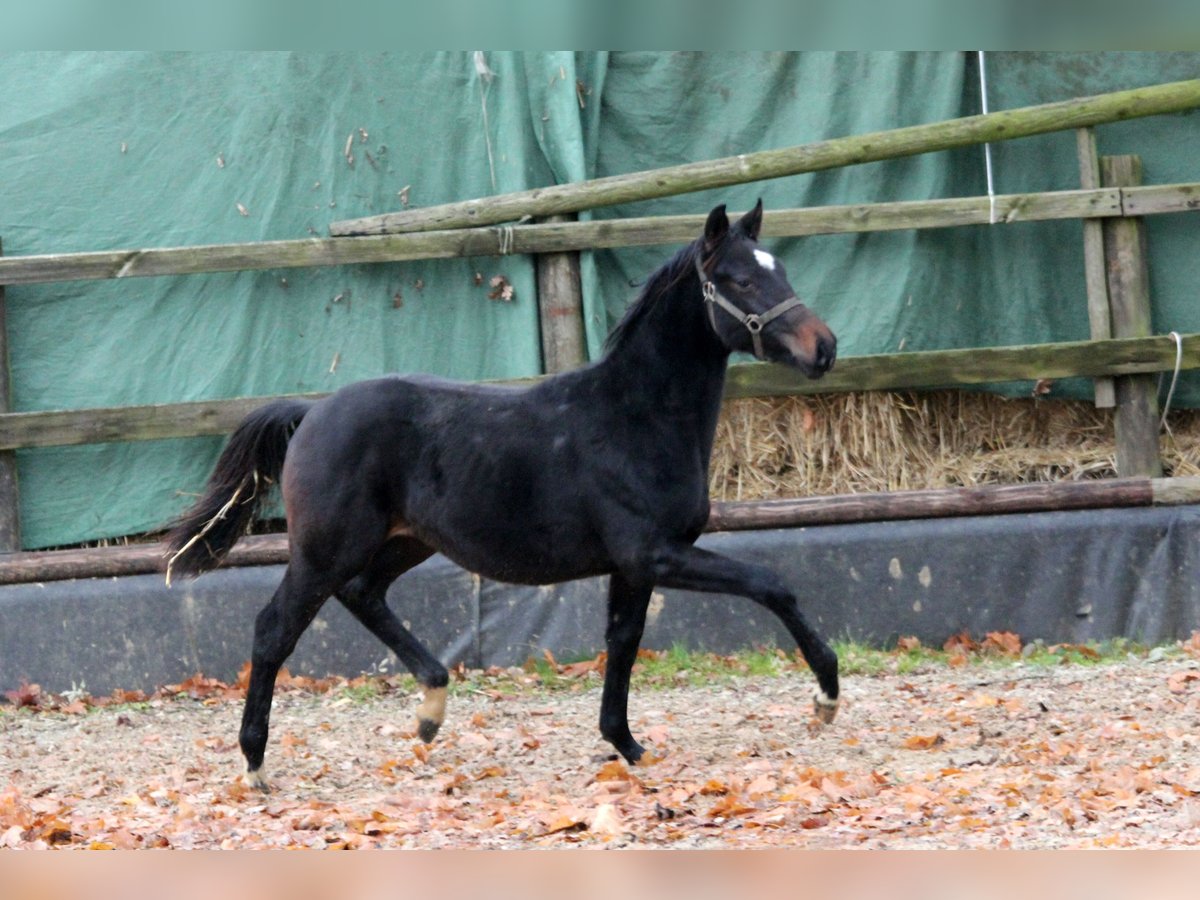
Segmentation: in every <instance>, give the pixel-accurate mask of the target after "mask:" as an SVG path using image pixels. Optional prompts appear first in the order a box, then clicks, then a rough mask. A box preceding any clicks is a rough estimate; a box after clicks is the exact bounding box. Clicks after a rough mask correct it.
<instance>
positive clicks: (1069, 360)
mask: <svg viewBox="0 0 1200 900" xmlns="http://www.w3.org/2000/svg"><path fill="white" fill-rule="evenodd" d="M1182 342H1183V356H1182V364H1181V368H1183V369H1195V368H1200V334H1191V335H1185V336H1184V337H1183V338H1182ZM1175 355H1176V348H1175V341H1174V339H1173V338H1171V337H1168V336H1161V335H1160V336H1154V337H1147V338H1125V339H1114V340H1108V341H1075V342H1068V343H1057V344H1031V345H1028V346H1022V347H991V348H979V349H972V350H930V351H924V352H919V353H888V354H881V355H877V356H851V357H846V358H844V359H840V360H838V363H837V365H836V366H835V368H834V370H833V371H832V372H830V373H829V374H828V375H826V376H825V377H824V378H822V379H820V380H817V381H812V380H809V379H807V378H805V377H804V376H803V375H801V374H800V373H798V372H796V371H795V370H793V369H789V368H786V367H784V366H778V365H768V364H765V363H743V364H738V365H733V366H730V367H729V373H728V377H727V380H726V387H725V396H726V398H727V399H732V398H737V397H770V396H787V395H792V394H828V393H839V392H849V391H865V390H898V389H904V388H933V387H952V386H960V387H961V386H966V385H976V384H991V383H999V382H1006V381H1035V380H1037V379H1041V378H1048V379H1055V378H1067V377H1071V376H1087V377H1094V376H1097V375H1132V374H1139V373H1145V372H1162V371H1168V370H1171V369H1173V368H1174V367H1175ZM536 380H537V379H534V378H526V379H514V380H511V381H508V382H505V383H507V384H522V383H525V384H529V383H532V382H534V381H536ZM285 396H287V397H288V398H292V399H307V400H316V399H319V398H321V397H323V396H325V394H321V393H315V394H287V395H285ZM274 399H277V398H275V397H239V398H236V399H232V400H201V401H192V402H188V403H166V404H156V405H151V406H118V407H107V408H97V409H75V410H54V411H47V412H20V413H5V414H0V451H3V450H13V449H23V448H28V447H54V446H67V445H72V444H98V443H106V442H113V441H148V440H161V439H164V438H180V437H200V436H205V435H219V434H227V433H228V432H230V431H232V430H233V428H234V427H235V426H236V425H237V423H238V422H240V421H241V420H242V418H243V417H244V416H245V415H246V414H247V413H248V412H250V411H251V410H252V409H256V408H258V407H259V406H262V405H263V404H265V403H269V402H270V401H271V400H274Z"/></svg>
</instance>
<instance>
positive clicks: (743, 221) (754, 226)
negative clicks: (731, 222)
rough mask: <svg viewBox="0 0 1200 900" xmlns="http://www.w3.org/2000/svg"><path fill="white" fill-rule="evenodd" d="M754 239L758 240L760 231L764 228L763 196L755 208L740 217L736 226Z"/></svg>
mask: <svg viewBox="0 0 1200 900" xmlns="http://www.w3.org/2000/svg"><path fill="white" fill-rule="evenodd" d="M734 227H735V228H737V229H738V230H739V231H740V232H741V233H742V234H744V235H746V237H748V238H750V240H752V241H757V240H758V232H759V231H760V230H761V229H762V197H759V198H758V202H757V203H755V204H754V209H752V210H750V212H748V213H746V214H745V215H744V216H742V217H741V218H740V219H738V223H737V225H735V226H734Z"/></svg>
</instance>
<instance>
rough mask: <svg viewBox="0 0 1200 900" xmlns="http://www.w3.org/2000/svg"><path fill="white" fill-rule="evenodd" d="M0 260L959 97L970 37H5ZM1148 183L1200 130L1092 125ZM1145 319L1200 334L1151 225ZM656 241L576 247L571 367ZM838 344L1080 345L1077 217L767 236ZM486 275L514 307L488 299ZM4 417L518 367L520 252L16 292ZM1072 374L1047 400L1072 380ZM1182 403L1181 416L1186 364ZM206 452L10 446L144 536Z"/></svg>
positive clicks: (37, 512) (935, 177)
mask: <svg viewBox="0 0 1200 900" xmlns="http://www.w3.org/2000/svg"><path fill="white" fill-rule="evenodd" d="M987 63H988V81H989V85H988V88H989V100H990V103H991V107H992V108H993V109H1000V108H1008V107H1015V106H1024V105H1029V104H1034V103H1043V102H1050V101H1054V100H1059V99H1065V98H1068V97H1072V96H1080V95H1085V94H1095V93H1102V92H1105V91H1111V90H1117V89H1123V88H1129V87H1136V86H1140V85H1146V84H1153V83H1159V82H1165V81H1173V80H1179V79H1183V78H1191V77H1195V75H1196V73H1197V71H1200V54H1196V53H1171V54H1158V53H1083V54H1061V53H1057V54H1030V53H994V54H988V56H987ZM0 83H2V84H3V85H4V87H5V92H4V94H5V101H4V103H3V104H0V148H2V150H3V152H0V240H2V241H3V247H4V252H5V253H6V254H8V255H25V254H38V253H55V252H72V251H85V250H103V249H123V248H141V247H161V246H179V245H191V244H201V243H235V242H243V241H254V240H273V239H285V238H302V237H305V236H309V235H314V234H315V235H322V236H324V235H325V234H326V233H327V228H328V224H329V222H330V221H333V220H339V219H348V218H354V217H358V216H367V215H373V214H376V213H381V212H389V211H393V210H396V209H400V208H402V207H403V206H404V205H405V204H408V205H410V206H428V205H433V204H437V203H443V202H450V201H455V200H463V199H469V198H473V197H479V196H486V195H489V194H493V193H502V192H507V191H514V190H520V189H524V188H530V187H537V186H541V185H547V184H553V183H559V182H566V181H575V180H579V179H583V178H589V177H594V176H603V175H610V174H616V173H623V172H630V171H635V170H640V169H646V168H653V167H658V166H666V165H674V164H677V163H681V162H688V161H693V160H701V159H707V158H712V157H719V156H727V155H730V154H735V153H743V152H751V151H754V150H760V149H768V148H773V147H782V146H789V145H794V144H801V143H805V142H809V141H814V140H819V139H822V138H826V137H836V136H841V135H848V134H854V133H859V132H867V131H876V130H881V129H886V128H892V127H899V126H904V125H911V124H918V123H923V122H933V121H938V120H942V119H947V118H953V117H956V116H961V115H969V114H974V113H976V112H978V111H979V109H980V84H979V78H978V68H977V65H976V62H975V55H974V54H966V53H955V52H921V53H891V52H861V53H825V52H803V53H748V52H747V53H743V52H739V53H725V52H713V53H665V52H664V53H652V52H633V53H604V52H578V53H574V52H548V51H542V52H523V53H522V52H507V51H506V52H501V51H488V52H485V53H482V54H475V53H471V52H444V53H350V52H345V53H314V52H303V53H278V52H271V53H265V52H264V53H157V52H156V53H99V52H96V53H9V54H4V55H0ZM1098 135H1099V141H1100V149H1101V152H1103V153H1128V152H1134V153H1139V154H1141V156H1142V157H1143V160H1144V162H1145V171H1146V180H1147V182H1148V183H1167V182H1173V181H1197V180H1200V168H1198V167H1197V164H1196V163H1195V162H1194V152H1193V148H1194V146H1195V144H1196V138H1197V137H1198V136H1200V117H1197V116H1195V115H1182V116H1167V117H1160V118H1156V119H1148V120H1139V121H1135V122H1131V123H1126V124H1121V125H1113V126H1104V127H1102V128H1100V129H1099V130H1098ZM993 153H994V164H995V173H996V188H997V190H998V191H999V192H1002V193H1014V192H1021V191H1034V190H1057V189H1068V188H1073V187H1077V186H1078V174H1077V171H1078V170H1077V165H1076V162H1075V149H1074V136H1073V135H1072V134H1070V133H1066V134H1061V135H1049V136H1045V137H1040V138H1030V139H1026V140H1022V141H1018V142H1013V143H1009V144H1002V145H997V146H996V147H994V148H993ZM985 191H986V186H985V180H984V165H983V152H982V149H979V148H969V149H967V150H962V151H955V152H947V153H938V154H930V155H926V156H919V157H913V158H910V159H904V160H898V161H894V162H885V163H873V164H870V165H864V166H858V167H854V168H849V169H844V170H837V171H831V172H821V173H816V174H813V175H807V176H797V177H794V178H786V179H780V180H777V181H773V182H768V183H762V184H756V185H747V186H743V187H738V188H732V189H728V190H722V191H718V192H707V193H704V194H700V195H686V196H682V197H676V198H670V199H666V200H661V201H654V202H652V203H641V204H633V205H629V206H625V207H612V208H607V209H601V210H596V211H595V212H594V213H592V214H591V215H593V216H595V217H597V218H603V217H612V216H621V215H647V214H666V213H680V212H689V213H698V212H706V211H707V210H708V209H709V208H710V207H711V206H712V205H714V204H715V203H718V202H725V203H728V204H729V206H730V208H731V209H744V208H747V207H748V206H749V205H751V204H752V203H753V202H754V200H755V198H757V197H758V196H762V197H763V199H764V202H765V203H766V205H767V206H768V207H769V208H780V207H796V206H814V205H824V204H837V203H847V202H874V201H887V200H916V199H927V198H939V197H951V196H961V195H978V194H983V193H985ZM1148 232H1149V246H1150V262H1151V286H1152V292H1153V304H1154V311H1155V321H1154V325H1155V329H1156V330H1157V331H1162V332H1166V331H1170V330H1172V329H1174V330H1178V331H1181V332H1187V331H1200V306H1198V304H1197V303H1196V302H1195V300H1194V292H1193V288H1192V286H1193V285H1194V284H1197V283H1200V272H1198V271H1197V269H1198V268H1200V253H1198V252H1197V250H1198V249H1200V248H1198V246H1197V245H1198V243H1200V240H1198V238H1197V234H1198V230H1197V228H1196V225H1195V223H1194V220H1193V219H1191V218H1190V217H1188V216H1160V217H1156V218H1153V219H1151V220H1150V221H1149V222H1148ZM671 249H672V248H666V247H649V248H632V249H627V250H620V251H604V252H598V253H595V254H584V259H583V275H584V304H585V327H586V330H587V339H588V347H589V352H591V353H592V355H593V356H594V355H596V354H598V353H599V352H600V348H601V345H602V342H603V339H604V336H605V334H606V332H607V330H608V328H609V326H610V325H611V323H612V322H613V321H614V320H615V318H616V317H617V316H619V314H620V312H621V311H622V310H623V308H624V306H625V305H626V304H627V303H628V302H629V300H630V299H631V298H632V296H633V294H634V293H635V291H636V285H637V283H638V282H640V281H641V280H642V279H643V278H644V277H645V276H646V274H648V273H649V272H650V271H651V270H652V269H654V268H655V267H656V266H658V265H659V264H660V263H661V262H662V261H663V260H664V259H665V258H666V256H667V255H668V254H669V253H670V252H671ZM775 249H776V250H778V251H779V255H780V256H781V257H782V258H783V260H784V261H785V263H786V265H787V268H788V271H789V273H790V275H791V278H792V281H793V283H794V284H795V286H796V287H797V289H798V291H799V292H800V293H801V295H802V296H803V297H805V298H806V299H807V300H808V301H810V303H811V305H813V306H814V307H815V308H816V309H817V310H819V312H820V313H821V314H822V315H823V316H824V317H825V318H826V319H827V321H829V322H830V324H831V325H832V327H833V328H834V329H835V331H836V332H837V333H838V336H839V339H840V342H841V343H840V346H841V351H842V353H843V354H847V355H857V354H863V353H877V352H889V351H896V350H899V349H905V350H920V349H933V348H944V347H970V346H986V345H1002V344H1017V343H1033V342H1040V341H1050V340H1072V339H1083V338H1086V337H1087V335H1088V325H1087V315H1086V299H1085V293H1084V282H1083V254H1082V241H1081V228H1080V225H1079V223H1078V222H1074V221H1067V222H1060V223H1037V224H1026V225H1019V226H1007V227H996V228H989V227H987V226H980V227H976V228H962V229H954V230H950V229H947V230H937V231H924V232H894V233H889V234H876V235H844V236H827V237H815V238H806V239H803V240H799V239H794V240H787V241H779V242H777V243H776V244H775ZM497 275H500V276H503V277H504V279H506V281H507V282H508V283H509V284H510V285H511V286H512V289H513V291H512V299H511V300H510V301H505V300H502V299H489V296H488V295H489V293H490V292H491V290H492V288H491V279H492V278H493V277H494V276H497ZM7 306H8V312H7V314H8V334H9V341H10V353H11V361H12V362H11V364H12V375H13V407H14V408H15V409H17V410H20V411H28V410H44V409H70V408H81V407H103V406H123V405H133V404H149V403H169V402H176V401H183V400H197V399H206V398H221V397H235V396H247V395H264V394H273V393H287V392H296V391H321V390H330V389H333V388H336V387H338V386H340V385H342V384H346V383H347V382H350V381H354V380H357V379H361V378H365V377H370V376H373V375H377V374H380V373H383V372H390V371H425V372H434V373H438V374H443V375H448V376H453V377H459V378H468V379H481V378H505V377H515V376H522V375H531V374H536V373H538V372H539V371H540V369H541V361H540V342H539V335H538V315H537V305H536V288H535V284H534V272H533V264H532V261H531V260H530V259H528V258H524V257H503V258H481V259H467V260H443V261H429V262H415V263H397V264H391V265H371V266H350V267H341V268H322V269H288V270H280V271H261V272H246V273H240V274H215V275H197V276H181V277H171V278H139V279H130V280H122V281H92V282H73V283H65V284H48V285H33V286H23V287H10V288H8V290H7ZM1085 388H1086V385H1082V384H1081V385H1074V386H1072V385H1068V386H1066V388H1065V389H1066V390H1068V391H1076V392H1078V393H1080V395H1082V393H1081V392H1082V391H1083V390H1084V389H1085ZM1176 402H1177V403H1182V404H1183V405H1196V404H1197V403H1200V388H1198V386H1197V385H1196V383H1194V382H1192V381H1191V380H1189V379H1185V381H1184V384H1183V387H1182V389H1180V390H1177V393H1176ZM219 445H220V441H219V440H217V439H193V440H177V441H156V442H147V443H140V444H136V443H135V444H124V445H95V446H83V447H71V448H52V449H44V450H30V451H21V452H20V453H19V454H18V460H19V470H20V487H21V501H22V508H21V514H22V529H23V538H24V544H25V545H26V546H27V547H42V546H49V545H56V544H63V543H70V542H76V541H82V540H89V539H94V538H100V537H107V536H114V535H121V534H128V533H133V532H139V531H143V530H148V529H152V528H154V527H156V526H158V525H160V524H161V523H162V522H164V521H165V520H166V519H167V518H169V517H170V516H171V515H173V514H174V513H175V512H177V511H178V510H179V509H180V508H181V507H182V506H183V505H184V504H185V503H186V502H187V497H186V492H188V491H195V490H197V489H199V487H200V486H201V484H202V483H203V480H204V478H205V476H206V474H207V472H208V470H209V468H210V466H211V464H212V462H213V459H214V455H215V453H216V451H217V448H218V447H219Z"/></svg>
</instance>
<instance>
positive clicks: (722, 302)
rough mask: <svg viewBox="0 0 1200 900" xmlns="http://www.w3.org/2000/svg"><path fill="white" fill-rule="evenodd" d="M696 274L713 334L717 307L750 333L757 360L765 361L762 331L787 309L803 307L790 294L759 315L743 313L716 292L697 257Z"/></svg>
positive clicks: (715, 326) (797, 298)
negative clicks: (698, 277)
mask: <svg viewBox="0 0 1200 900" xmlns="http://www.w3.org/2000/svg"><path fill="white" fill-rule="evenodd" d="M696 274H697V275H699V276H700V292H701V293H702V294H703V295H704V305H705V306H706V307H707V308H708V321H709V324H711V325H712V328H713V333H714V334H715V333H716V332H717V314H716V311H715V309H716V307H718V306H719V307H721V309H723V310H725V312H727V313H729V314H730V315H731V316H733V317H734V318H735V319H737V320H738V321H739V322H741V323H742V325H744V326H745V327H746V330H747V331H749V332H750V340H751V342H752V343H753V344H754V356H755V357H756V358H757V359H761V360H764V361H765V360H766V357H764V356H763V346H762V338H761V337H760V336H759V335H761V334H762V330H763V329H764V328H766V327H767V325H769V324H770V323H771V322H773V321H774V320H775V319H777V318H779V317H780V316H782V315H783V314H784V313H785V312H787V311H788V310H789V309H792V308H794V307H797V306H803V305H804V304H803V303H801V302H800V298H799V297H797V296H796V295H795V294H792V296H790V297H788V298H786V299H784V300H781V301H780V302H778V303H776V304H775V305H774V306H772V307H771V308H770V309H768V310H767V311H766V312H765V313H762V314H761V315H759V314H758V313H747V312H743V311H742V310H740V309H738V308H737V307H736V306H735V305H734V304H733V303H731V302H730V301H729V299H728V298H727V297H725V296H724V295H723V294H722V293H721V292H720V291H718V290H717V286H716V284H714V283H713V282H712V281H711V280H710V279H709V278H708V276H706V275H705V274H704V267H703V266H701V265H700V257H699V256H697V257H696Z"/></svg>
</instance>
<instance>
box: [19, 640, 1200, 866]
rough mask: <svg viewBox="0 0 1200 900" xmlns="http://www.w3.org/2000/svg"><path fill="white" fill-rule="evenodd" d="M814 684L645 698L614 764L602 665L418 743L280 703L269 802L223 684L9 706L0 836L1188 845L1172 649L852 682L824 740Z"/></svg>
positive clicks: (60, 840)
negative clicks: (248, 761) (109, 700)
mask: <svg viewBox="0 0 1200 900" xmlns="http://www.w3.org/2000/svg"><path fill="white" fill-rule="evenodd" d="M1152 658H1153V657H1152ZM380 684H382V686H383V690H382V691H381V690H380V689H379V688H378V685H380ZM812 690H813V681H812V679H811V677H810V676H809V675H808V674H807V673H805V672H803V671H788V672H786V673H784V674H781V675H775V676H757V677H751V676H738V677H733V678H728V679H723V680H722V681H721V683H719V684H713V685H711V686H700V687H696V686H688V685H680V686H675V687H667V688H662V687H656V688H643V689H641V690H640V691H637V692H636V693H635V694H634V695H633V696H632V698H631V704H630V717H631V722H632V723H633V729H634V733H635V735H637V736H639V738H640V739H641V740H642V741H643V742H644V743H646V744H647V746H648V747H649V748H651V751H652V753H653V755H654V756H655V757H657V759H656V760H655V761H654V762H652V763H651V764H650V765H648V766H639V767H636V768H634V769H629V768H627V767H626V766H625V765H624V764H623V763H621V762H618V761H615V760H613V759H612V758H611V755H610V750H609V748H608V746H607V745H606V744H605V743H604V742H603V741H602V740H601V739H600V737H599V734H598V731H597V727H596V720H597V715H598V708H599V680H598V678H597V676H596V675H595V674H591V675H586V676H583V677H580V678H578V679H576V680H575V683H574V684H573V685H572V687H571V688H570V689H567V690H556V691H545V690H538V689H529V688H521V687H512V686H511V685H510V687H508V688H505V687H504V685H503V684H502V683H500V682H495V683H493V682H488V681H486V680H476V679H471V680H468V681H467V682H465V683H464V684H461V685H459V686H458V687H457V689H456V692H455V694H454V695H453V696H452V697H451V699H450V704H449V709H448V717H447V721H446V724H445V726H444V728H443V730H442V734H441V735H440V736H439V738H438V740H437V741H436V742H435V743H434V744H433V745H431V746H428V747H427V746H426V745H424V744H422V743H421V742H420V741H418V740H417V739H416V736H415V733H414V725H415V723H414V721H413V718H412V717H413V711H414V709H415V707H416V704H417V702H418V701H419V697H417V696H416V695H414V694H412V693H409V692H407V691H405V690H402V689H397V688H390V687H388V683H386V682H379V683H376V687H375V688H374V689H361V688H359V689H356V688H354V687H350V688H343V689H334V690H330V691H327V692H324V693H313V692H311V691H305V690H301V689H288V690H283V691H280V692H278V693H277V695H276V700H275V710H274V713H273V718H272V729H273V730H272V734H271V743H270V745H269V747H268V751H267V763H266V772H267V775H268V776H269V777H270V778H271V780H272V785H273V791H272V792H271V793H270V794H265V795H264V794H261V793H259V792H257V791H252V790H249V789H248V788H246V786H245V785H244V784H242V782H241V778H240V771H241V764H242V763H241V755H240V753H239V751H238V749H237V746H236V735H237V725H238V718H239V716H240V712H241V702H240V699H239V698H238V697H236V696H229V695H233V694H236V693H237V692H236V691H232V690H224V689H217V688H211V689H208V690H193V691H192V692H191V693H192V695H193V696H188V695H187V693H181V694H179V695H177V696H174V697H163V698H159V699H154V700H151V701H149V702H145V703H131V704H124V705H121V706H112V707H105V708H99V709H90V710H87V711H79V709H78V706H76V707H75V710H76V711H75V712H73V713H72V712H62V711H45V710H31V709H16V708H13V707H11V706H10V707H3V708H0V772H2V774H0V846H7V847H44V846H51V847H63V848H67V847H85V848H86V847H95V848H107V847H121V848H126V847H175V848H189V847H238V848H241V847H312V848H325V847H338V848H341V847H348V848H358V847H374V846H380V847H420V848H438V847H481V848H512V847H698V848H726V847H772V846H788V847H810V848H846V847H869V848H881V847H890V848H948V847H1013V848H1025V849H1033V848H1056V847H1091V846H1120V847H1126V846H1129V847H1176V846H1192V845H1196V844H1197V843H1200V747H1198V745H1197V741H1198V737H1197V736H1198V734H1200V728H1198V725H1200V669H1198V668H1197V663H1196V661H1195V660H1193V659H1192V658H1191V657H1189V656H1187V655H1182V654H1176V655H1173V656H1171V657H1169V658H1165V659H1158V660H1157V661H1147V660H1137V661H1135V660H1130V661H1127V662H1122V663H1118V664H1114V663H1106V664H1099V665H1094V666H1082V665H1063V666H1055V667H1051V668H1038V667H1035V666H1029V665H1024V666H1023V665H1017V666H1015V667H1006V668H999V667H993V666H976V665H969V666H962V667H957V668H954V667H944V666H943V667H937V668H930V669H928V670H926V671H923V672H918V673H910V674H884V675H872V676H867V675H862V676H851V677H848V678H846V679H845V681H844V692H843V697H844V701H843V707H842V710H841V713H840V715H839V717H838V720H837V721H836V722H835V723H834V724H832V725H830V726H821V725H819V724H817V723H816V721H815V720H814V719H813V718H812V716H811V707H810V701H809V698H810V696H811V694H812ZM197 698H198V699H197ZM68 708H69V709H70V707H68Z"/></svg>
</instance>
